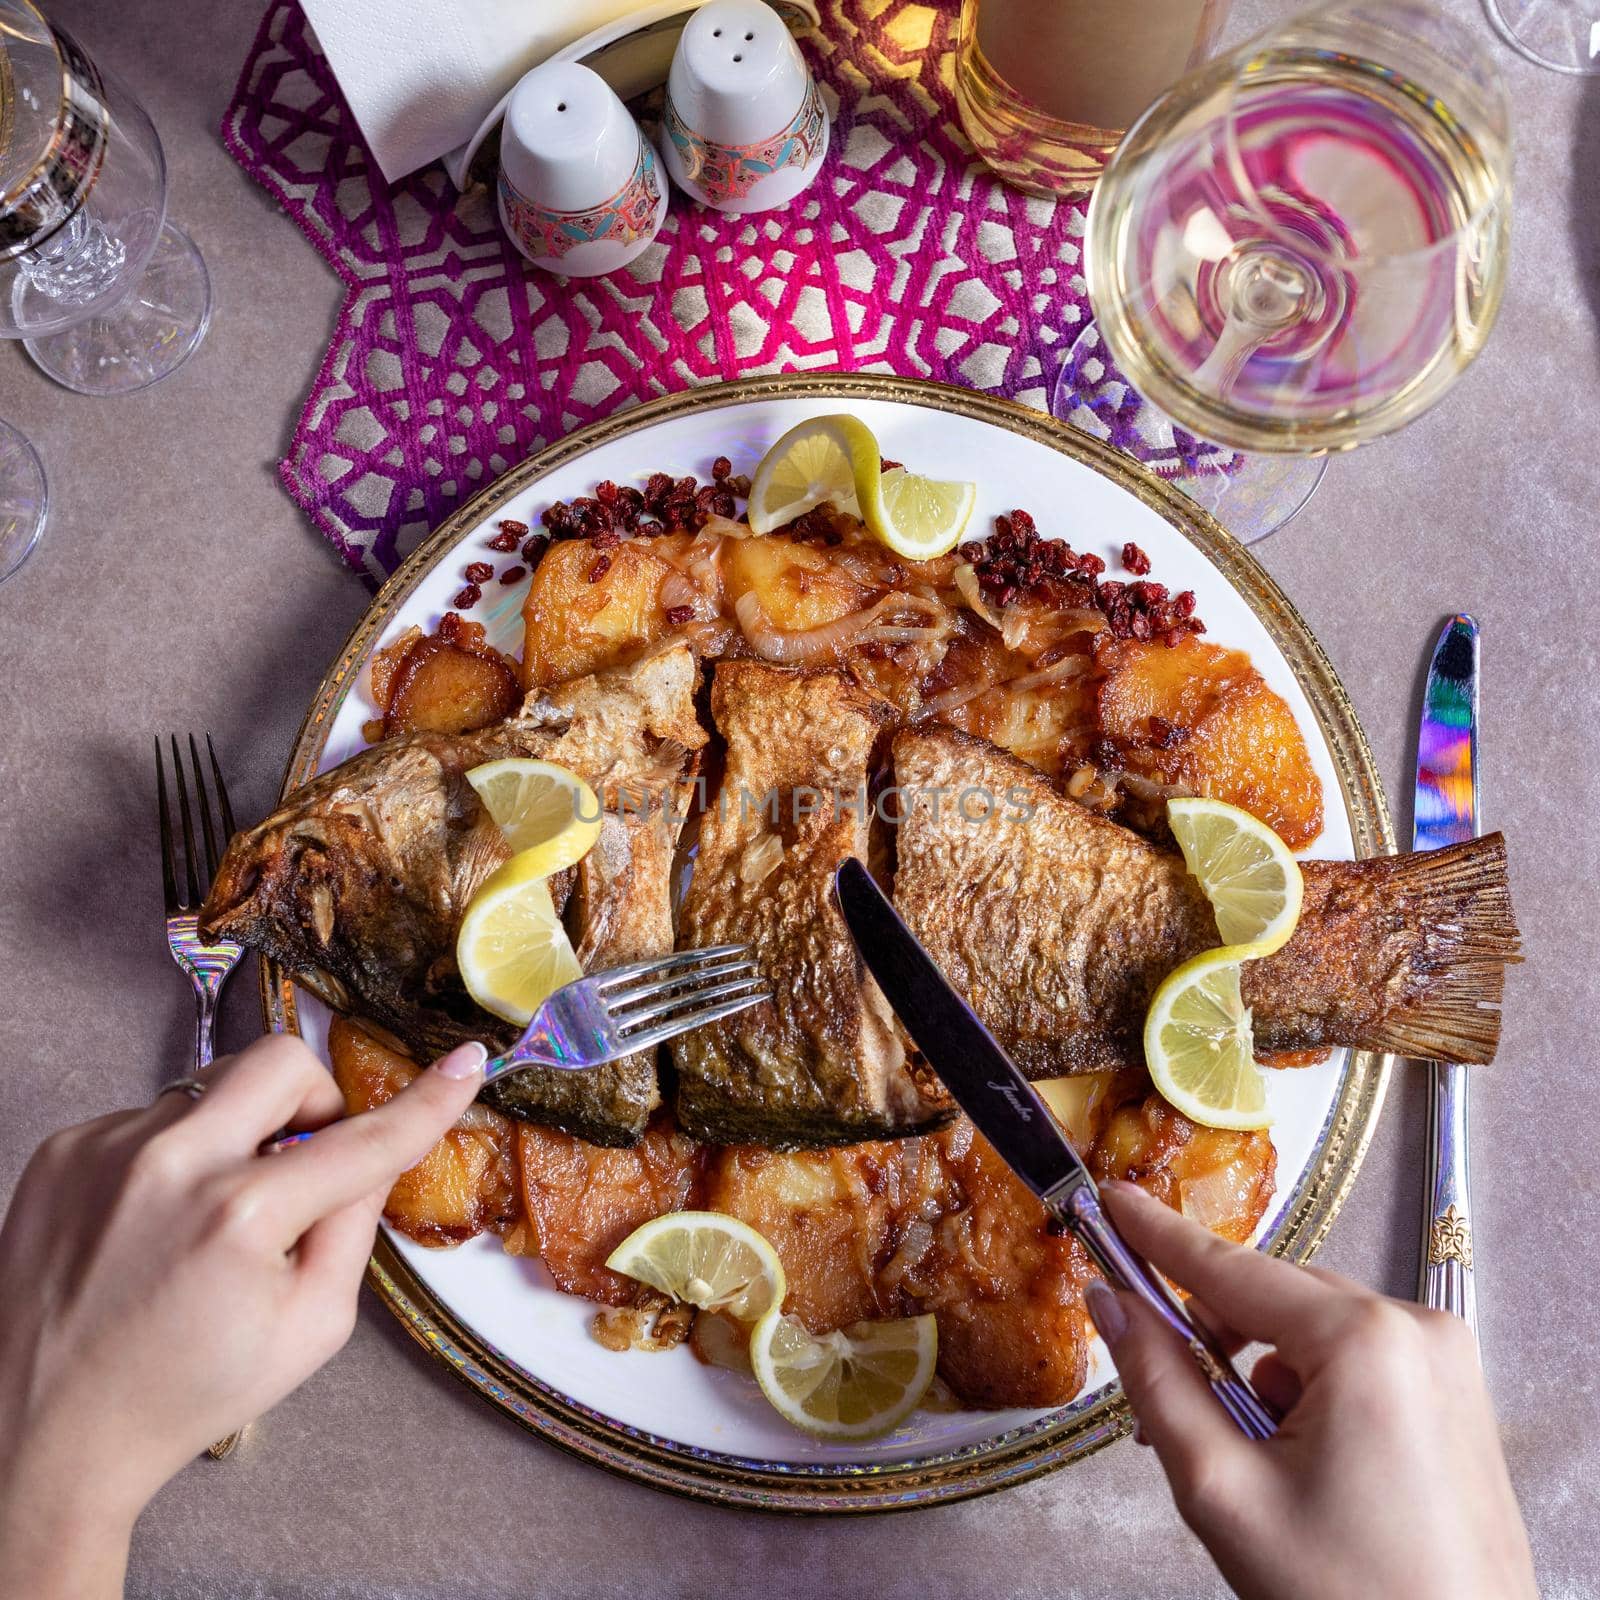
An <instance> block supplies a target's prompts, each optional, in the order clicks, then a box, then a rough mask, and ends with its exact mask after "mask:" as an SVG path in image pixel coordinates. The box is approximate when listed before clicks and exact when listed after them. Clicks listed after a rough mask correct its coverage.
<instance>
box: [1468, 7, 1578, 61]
mask: <svg viewBox="0 0 1600 1600" xmlns="http://www.w3.org/2000/svg"><path fill="white" fill-rule="evenodd" d="M1484 9H1485V10H1486V11H1487V12H1488V13H1489V20H1490V21H1491V22H1492V23H1493V24H1494V26H1495V31H1496V32H1497V33H1498V34H1499V35H1500V37H1501V38H1502V39H1504V40H1505V41H1506V43H1507V44H1509V45H1510V46H1511V48H1512V49H1513V50H1515V51H1516V52H1517V54H1518V55H1520V56H1526V57H1527V59H1528V60H1529V61H1532V62H1534V63H1535V64H1536V65H1538V66H1541V67H1549V68H1550V70H1551V71H1552V72H1567V73H1571V74H1573V75H1574V76H1579V75H1583V74H1586V73H1591V72H1600V0H1484Z"/></svg>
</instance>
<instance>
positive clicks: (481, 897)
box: [456, 850, 583, 1026]
mask: <svg viewBox="0 0 1600 1600" xmlns="http://www.w3.org/2000/svg"><path fill="white" fill-rule="evenodd" d="M538 854H539V852H538V851H536V850H526V851H524V852H523V853H522V854H521V855H515V856H512V858H511V859H510V860H509V861H508V862H506V864H505V865H504V866H503V867H501V868H500V869H499V870H498V871H497V872H496V873H494V874H493V876H492V877H490V878H489V880H488V881H487V882H486V883H485V884H484V885H483V887H482V888H481V889H479V890H478V892H477V893H476V894H475V895H473V897H472V903H471V904H470V905H469V906H468V907H467V914H466V916H465V917H463V918H462V919H461V932H460V933H458V934H457V935H456V965H457V966H458V967H459V968H460V969H461V978H462V981H463V982H464V983H465V984H466V986H467V993H468V994H470V995H471V996H472V998H473V999H474V1000H476V1001H477V1002H478V1004H479V1005H480V1006H482V1007H483V1008H484V1010H485V1011H492V1012H493V1013H494V1014H495V1016H497V1017H503V1018H504V1019H505V1020H506V1021H507V1022H515V1023H517V1024H518V1025H519V1026H526V1024H527V1023H528V1022H529V1021H530V1020H531V1018H532V1016H533V1014H534V1012H535V1011H537V1010H538V1009H539V1007H540V1006H541V1005H542V1004H543V1003H544V1002H545V1000H547V999H548V998H549V997H550V996H551V995H552V994H554V993H555V992H556V990H557V989H559V988H561V986H562V985H563V984H567V983H571V982H572V981H573V979H574V978H581V977H582V976H583V968H582V967H580V966H579V965H578V958H577V956H575V955H574V954H573V953H572V942H571V940H569V939H568V938H567V930H566V929H565V928H563V927H562V926H561V918H560V917H558V916H557V915H556V908H555V904H554V902H553V901H552V900H551V898H550V889H549V886H548V885H547V884H546V883H545V874H544V868H543V866H542V864H541V863H540V861H539V860H538V859H537V857H538Z"/></svg>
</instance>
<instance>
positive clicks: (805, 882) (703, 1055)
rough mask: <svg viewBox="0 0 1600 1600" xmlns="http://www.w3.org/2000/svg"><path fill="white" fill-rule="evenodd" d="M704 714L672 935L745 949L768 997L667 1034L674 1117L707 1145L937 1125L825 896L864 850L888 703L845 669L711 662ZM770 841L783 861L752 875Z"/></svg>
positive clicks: (797, 1140)
mask: <svg viewBox="0 0 1600 1600" xmlns="http://www.w3.org/2000/svg"><path fill="white" fill-rule="evenodd" d="M712 714H713V715H714V717H715V718H716V721H717V726H718V727H719V728H720V729H721V730H722V733H723V735H724V737H725V738H726V740H727V748H728V753H727V764H726V768H725V771H724V777H723V783H722V789H721V794H720V797H719V800H718V803H717V804H715V805H713V806H712V807H711V808H710V809H709V810H708V811H707V813H706V815H705V817H704V818H703V820H702V824H701V832H700V841H699V855H698V858H697V860H696V862H695V870H694V877H693V879H692V881H691V883H690V886H689V892H688V894H687V896H686V897H685V900H684V903H683V907H682V913H681V917H680V926H679V935H678V940H679V944H680V946H682V947H683V948H686V949H687V948H691V947H694V946H697V945H713V944H722V943H730V942H734V941H743V942H745V943H748V944H749V945H750V946H751V948H752V949H753V951H754V953H755V957H756V960H757V962H758V963H759V965H760V967H761V969H762V971H763V972H764V973H765V974H766V975H767V976H768V977H769V978H770V979H771V980H772V982H773V984H774V986H775V988H776V991H777V993H776V998H775V999H774V1000H773V1001H770V1002H767V1003H765V1004H762V1005H759V1006H755V1007H752V1008H751V1009H750V1010H748V1011H745V1012H742V1013H741V1014H740V1015H738V1016H736V1017H732V1018H729V1019H728V1020H727V1021H726V1022H721V1023H715V1024H713V1025H711V1026H709V1027H705V1028H700V1029H697V1030H696V1031H695V1032H693V1033H691V1034H686V1035H685V1036H683V1037H682V1038H681V1039H678V1040H676V1041H674V1043H673V1045H672V1054H673V1059H674V1061H675V1063H676V1065H677V1068H678V1120H679V1122H680V1124H681V1125H682V1126H683V1128H684V1129H685V1131H687V1132H688V1133H690V1134H692V1135H693V1136H694V1137H695V1138H697V1139H702V1140H705V1141H707V1142H709V1143H716V1144H737V1143H755V1144H763V1145H767V1146H769V1147H772V1148H778V1149H797V1148H802V1147H805V1146H816V1145H827V1144H839V1143H846V1142H849V1141H851V1140H856V1139H875V1138H885V1137H895V1136H898V1135H901V1134H907V1133H912V1132H915V1131H917V1130H919V1129H923V1128H927V1127H929V1126H931V1125H933V1124H935V1123H937V1122H939V1121H942V1120H944V1119H945V1118H946V1117H947V1116H948V1115H949V1111H948V1108H947V1102H944V1101H942V1100H935V1099H932V1098H929V1097H927V1096H926V1095H925V1093H924V1091H923V1089H922V1088H920V1087H919V1084H918V1080H917V1079H916V1078H915V1077H914V1076H913V1074H912V1073H911V1071H910V1070H909V1069H908V1065H907V1052H906V1047H905V1045H904V1044H903V1042H902V1041H901V1038H900V1035H899V1032H898V1029H897V1028H896V1025H895V1021H894V1017H893V1014H892V1013H891V1011H890V1010H889V1007H888V1004H887V1002H886V1001H885V1000H884V998H883V996H882V995H881V994H880V993H879V992H878V988H877V985H876V984H874V983H873V982H872V981H871V979H870V978H868V977H867V975H866V973H865V970H864V968H863V967H862V964H861V958H860V956H859V955H858V954H857V952H856V948H855V944H854V942H853V941H852V940H851V938H850V935H849V932H848V930H847V929H846V928H845V926H844V921H843V919H842V918H841V917H840V915H839V912H838V909H837V907H836V906H835V904H834V903H833V899H832V891H833V874H834V871H835V869H836V868H837V867H838V865H839V863H840V862H841V861H842V860H843V859H844V858H845V857H846V856H850V855H855V856H861V857H865V854H866V849H867V825H868V820H869V819H868V808H867V806H866V804H865V800H864V796H865V786H866V782H867V772H868V765H869V762H870V760H871V757H872V752H873V748H874V746H875V745H876V743H877V741H878V737H879V735H880V733H881V731H882V730H883V728H884V727H885V726H886V724H887V723H888V721H889V720H890V718H891V717H892V715H893V713H892V708H891V707H890V706H889V704H888V702H887V701H885V700H883V699H882V698H881V697H879V696H878V695H875V694H873V693H872V692H871V691H869V690H866V689H863V688H861V687H860V686H859V685H857V684H855V683H853V682H852V681H851V680H850V679H849V678H848V677H847V676H846V675H845V674H844V673H841V672H837V671H833V670H830V669H797V668H788V667H778V666H772V665H769V664H767V663H765V662H757V661H737V662H723V663H722V664H721V665H720V666H719V667H718V668H717V674H716V678H715V680H714V682H713V685H712ZM836 795H838V796H843V797H845V800H846V801H848V800H850V799H852V798H857V799H860V801H861V803H860V804H858V805H849V804H836V803H835V798H834V797H835V796H836ZM774 812H775V813H776V814H775V815H774ZM774 837H776V838H777V839H779V840H780V841H781V842H782V845H783V850H782V854H781V856H780V857H779V858H778V860H777V861H776V863H775V864H771V865H770V870H768V871H764V872H759V871H755V870H752V872H751V873H750V875H749V876H748V877H747V875H746V873H745V871H744V870H743V869H744V868H745V867H746V866H752V867H753V866H754V865H756V864H760V863H762V861H763V859H764V857H765V856H766V854H767V853H769V852H770V851H771V849H772V848H773V847H772V845H771V844H770V841H771V840H772V839H773V838H774Z"/></svg>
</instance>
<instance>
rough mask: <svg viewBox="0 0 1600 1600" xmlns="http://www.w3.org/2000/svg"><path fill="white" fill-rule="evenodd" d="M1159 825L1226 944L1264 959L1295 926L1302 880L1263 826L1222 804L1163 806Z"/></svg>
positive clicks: (1281, 846) (1283, 848)
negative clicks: (1207, 903)
mask: <svg viewBox="0 0 1600 1600" xmlns="http://www.w3.org/2000/svg"><path fill="white" fill-rule="evenodd" d="M1167 822H1168V824H1169V825H1170V826H1171V828H1172V836H1173V838H1175V839H1176V840H1177V841H1178V848H1179V849H1180V850H1182V851H1183V859H1184V861H1185V863H1186V864H1187V865H1188V868H1189V871H1190V872H1192V873H1193V874H1194V876H1195V877H1197V878H1198V879H1199V880H1200V887H1201V888H1202V889H1204V890H1205V894H1206V899H1208V900H1209V901H1210V902H1211V907H1212V910H1214V911H1215V912H1216V915H1217V932H1218V933H1219V934H1221V935H1222V942H1223V943H1224V944H1225V945H1226V944H1247V945H1250V946H1251V950H1250V954H1251V955H1252V956H1269V955H1271V954H1272V952H1273V951H1274V950H1281V949H1282V948H1283V946H1284V945H1285V944H1287V943H1288V940H1289V936H1290V935H1291V934H1292V933H1293V932H1294V930H1295V924H1296V923H1298V922H1299V920H1300V902H1301V899H1302V897H1303V895H1304V893H1305V880H1304V879H1303V878H1302V877H1301V875H1300V866H1299V863H1298V862H1296V860H1295V858H1294V857H1293V855H1291V854H1290V852H1289V847H1288V845H1286V844H1285V843H1284V842H1283V840H1282V839H1280V838H1279V837H1278V836H1277V834H1275V833H1274V832H1273V831H1272V829H1271V828H1269V827H1268V826H1267V825H1266V823H1264V822H1262V821H1260V820H1258V819H1257V818H1255V817H1252V816H1251V815H1250V813H1249V812H1248V811H1241V810H1240V809H1239V807H1238V806H1230V805H1228V804H1227V803H1226V802H1225V801H1222V800H1205V799H1194V800H1169V801H1168V802H1167Z"/></svg>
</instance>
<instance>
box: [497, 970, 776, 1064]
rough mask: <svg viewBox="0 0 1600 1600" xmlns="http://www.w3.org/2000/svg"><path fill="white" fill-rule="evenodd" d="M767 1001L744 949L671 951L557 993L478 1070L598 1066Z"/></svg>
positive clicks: (761, 980)
mask: <svg viewBox="0 0 1600 1600" xmlns="http://www.w3.org/2000/svg"><path fill="white" fill-rule="evenodd" d="M771 997H772V986H771V985H770V984H769V983H768V982H767V980H766V979H765V978H763V977H762V976H761V973H760V970H759V969H758V968H757V966H756V964H755V961H754V959H753V958H752V957H751V954H750V949H749V946H748V945H742V944H719V945H712V946H710V947H709V948H707V949H704V950H676V951H673V952H671V953H670V954H668V955H664V956H652V957H651V958H650V959H649V960H647V961H634V962H630V963H629V964H628V965H627V966H625V967H611V968H608V969H607V970H606V971H604V972H596V973H592V974H590V975H589V976H588V977H585V978H578V979H576V980H575V981H574V982H572V983H569V984H566V985H565V986H564V987H562V988H560V989H557V990H556V992H555V993H554V994H553V995H551V996H550V998H549V999H548V1000H546V1001H545V1002H544V1004H543V1005H542V1006H540V1007H539V1009H538V1010H537V1011H536V1012H534V1014H533V1020H532V1021H531V1022H530V1023H529V1024H528V1026H527V1028H526V1030H525V1031H524V1032H523V1035H522V1037H521V1038H520V1039H519V1040H517V1042H516V1044H515V1045H513V1046H512V1047H511V1049H509V1050H508V1051H506V1053H505V1054H504V1055H503V1056H496V1057H495V1058H494V1060H492V1061H491V1062H490V1063H489V1064H488V1066H487V1067H486V1068H485V1072H486V1075H487V1076H488V1077H490V1078H498V1077H500V1076H501V1075H502V1074H504V1073H507V1072H516V1071H518V1070H519V1069H520V1068H522V1067H565V1068H572V1069H581V1068H583V1067H598V1066H602V1065H604V1064H605V1063H606V1062H607V1061H620V1060H621V1059H622V1058H623V1057H624V1056H629V1055H632V1054H633V1053H634V1051H636V1050H649V1049H653V1048H654V1047H655V1046H656V1045H658V1044H661V1043H663V1042H664V1041H665V1040H667V1039H675V1038H677V1037H678V1035H679V1034H682V1033H688V1032H690V1031H691V1030H692V1029H694V1028H702V1027H704V1026H705V1025H706V1023H708V1022H718V1021H720V1020H721V1019H722V1018H723V1017H731V1016H733V1015H735V1014H736V1013H738V1012H740V1011H745V1010H748V1008H749V1007H751V1006H755V1005H760V1004H761V1002H762V1001H763V1000H769V999H771Z"/></svg>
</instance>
